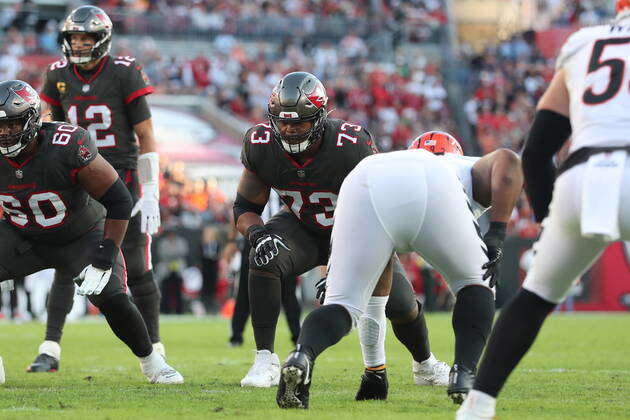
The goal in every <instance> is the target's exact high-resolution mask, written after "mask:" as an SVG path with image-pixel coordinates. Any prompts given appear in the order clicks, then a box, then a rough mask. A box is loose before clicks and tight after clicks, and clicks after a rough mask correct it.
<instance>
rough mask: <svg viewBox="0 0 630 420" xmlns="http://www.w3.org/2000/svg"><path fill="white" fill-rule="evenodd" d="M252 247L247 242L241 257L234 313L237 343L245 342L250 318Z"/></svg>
mask: <svg viewBox="0 0 630 420" xmlns="http://www.w3.org/2000/svg"><path fill="white" fill-rule="evenodd" d="M250 250H251V247H250V245H249V243H248V242H247V241H245V246H244V247H243V251H242V252H241V255H242V256H243V258H242V259H241V271H240V274H239V277H238V291H237V293H236V302H235V303H234V313H233V314H232V337H231V339H236V340H237V341H243V330H245V324H246V323H247V318H249V260H248V258H247V256H248V255H249V252H250Z"/></svg>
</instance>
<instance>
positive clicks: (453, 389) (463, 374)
mask: <svg viewBox="0 0 630 420" xmlns="http://www.w3.org/2000/svg"><path fill="white" fill-rule="evenodd" d="M474 382H475V372H473V371H472V370H469V369H466V368H465V367H463V366H458V365H453V368H452V369H451V372H450V373H449V377H448V388H447V390H446V393H447V394H448V396H449V397H450V398H451V399H452V400H453V403H454V404H461V403H463V402H464V399H466V395H468V392H469V391H470V390H471V389H472V387H473V383H474Z"/></svg>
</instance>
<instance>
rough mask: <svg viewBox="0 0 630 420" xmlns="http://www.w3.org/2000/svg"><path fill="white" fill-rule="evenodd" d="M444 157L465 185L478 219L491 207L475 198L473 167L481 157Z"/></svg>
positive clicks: (450, 155)
mask: <svg viewBox="0 0 630 420" xmlns="http://www.w3.org/2000/svg"><path fill="white" fill-rule="evenodd" d="M441 158H442V159H444V160H445V161H446V162H447V163H448V165H449V166H450V167H451V168H453V169H454V170H455V173H456V174H457V178H459V181H460V182H461V183H462V185H463V186H464V190H465V191H466V196H468V202H469V203H470V206H471V208H472V211H473V214H474V215H475V218H476V219H479V218H480V217H481V216H482V215H483V214H484V213H485V212H486V210H488V209H489V207H485V206H483V205H481V204H479V203H478V202H476V201H475V199H474V198H473V182H472V167H473V166H474V164H475V162H477V161H478V160H479V159H481V158H479V157H472V156H460V155H454V154H450V153H448V154H445V155H444V156H442V157H441Z"/></svg>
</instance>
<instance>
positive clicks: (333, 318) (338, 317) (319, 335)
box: [298, 304, 352, 361]
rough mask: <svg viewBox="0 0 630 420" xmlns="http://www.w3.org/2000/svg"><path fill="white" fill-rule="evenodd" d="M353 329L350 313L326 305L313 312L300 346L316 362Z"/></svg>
mask: <svg viewBox="0 0 630 420" xmlns="http://www.w3.org/2000/svg"><path fill="white" fill-rule="evenodd" d="M351 328H352V318H351V317H350V313H349V312H348V311H347V310H346V308H344V307H343V306H341V305H337V304H332V305H324V306H320V307H319V308H317V309H315V310H314V311H312V312H311V313H310V314H308V316H307V317H306V319H304V324H303V325H302V331H301V332H300V337H299V338H298V344H299V345H301V346H302V347H303V348H304V350H305V351H306V352H307V354H308V356H309V357H310V358H311V360H312V361H315V359H316V358H317V356H319V355H320V354H321V353H322V352H323V351H324V350H326V349H327V348H328V347H330V346H332V345H334V344H336V343H337V342H338V341H339V340H341V339H342V338H343V336H344V335H346V334H348V333H349V332H350V329H351Z"/></svg>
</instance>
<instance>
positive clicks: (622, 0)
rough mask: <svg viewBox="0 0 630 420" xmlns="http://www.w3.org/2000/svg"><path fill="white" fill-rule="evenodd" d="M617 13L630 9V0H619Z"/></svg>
mask: <svg viewBox="0 0 630 420" xmlns="http://www.w3.org/2000/svg"><path fill="white" fill-rule="evenodd" d="M616 10H617V13H621V12H623V11H628V10H630V0H617V5H616Z"/></svg>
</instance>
